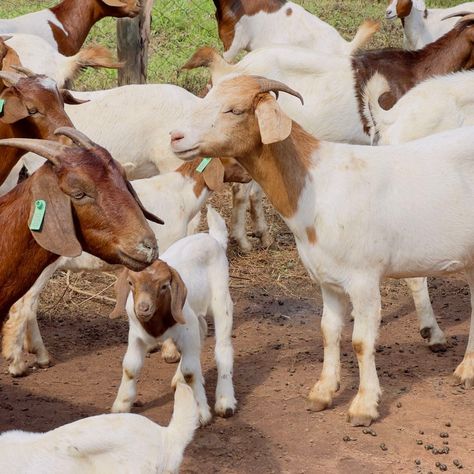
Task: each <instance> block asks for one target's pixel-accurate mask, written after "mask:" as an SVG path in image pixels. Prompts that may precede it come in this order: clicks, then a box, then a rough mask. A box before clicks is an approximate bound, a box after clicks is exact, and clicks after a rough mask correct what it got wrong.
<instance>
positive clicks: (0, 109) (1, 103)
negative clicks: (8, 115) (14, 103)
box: [0, 99, 5, 114]
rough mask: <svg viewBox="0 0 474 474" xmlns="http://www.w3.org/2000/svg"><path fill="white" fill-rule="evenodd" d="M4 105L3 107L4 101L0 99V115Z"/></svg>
mask: <svg viewBox="0 0 474 474" xmlns="http://www.w3.org/2000/svg"><path fill="white" fill-rule="evenodd" d="M4 105H5V99H0V114H1V113H2V112H3V106H4Z"/></svg>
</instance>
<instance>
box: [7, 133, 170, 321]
mask: <svg viewBox="0 0 474 474" xmlns="http://www.w3.org/2000/svg"><path fill="white" fill-rule="evenodd" d="M56 134H59V135H64V136H66V137H68V138H70V139H71V140H72V141H73V142H74V143H76V144H77V145H78V146H65V145H61V144H59V143H57V142H53V141H50V140H37V139H26V138H9V139H4V140H0V146H10V147H17V148H23V149H25V150H28V151H32V152H34V153H38V154H40V155H41V156H43V157H44V158H46V159H47V160H48V163H46V164H45V165H43V166H42V167H41V168H40V169H39V170H38V171H37V172H36V173H34V175H33V176H30V177H29V178H28V179H26V180H25V181H23V182H22V183H20V184H19V185H18V186H16V187H15V188H14V189H13V190H12V191H10V192H9V193H8V194H6V195H5V196H2V197H0V227H1V228H2V229H4V233H3V238H2V239H1V241H0V259H1V262H2V265H1V266H0V287H1V288H2V291H1V292H0V325H3V321H4V319H5V317H6V316H7V314H8V310H9V309H10V306H11V305H12V304H13V303H14V302H15V301H17V300H18V299H19V298H21V297H22V296H23V295H24V294H25V292H26V291H28V289H29V288H30V287H31V286H32V285H33V283H34V282H35V281H36V279H37V278H38V276H39V275H40V274H41V272H42V271H43V270H44V268H46V267H47V266H48V265H49V264H51V263H52V262H54V261H55V260H57V259H58V258H59V256H60V255H62V256H68V257H74V256H78V255H80V254H81V252H82V250H85V251H87V252H89V253H92V254H93V255H96V256H98V257H100V258H102V259H104V260H106V261H107V262H109V263H120V264H123V265H125V266H127V267H129V268H132V269H135V270H140V269H143V268H145V267H146V266H147V265H149V264H150V263H151V262H152V261H153V260H154V259H155V258H156V257H157V254H158V248H157V244H156V239H155V236H154V234H153V232H152V230H151V229H150V227H149V225H148V223H147V221H146V219H145V217H147V218H149V219H152V220H154V221H155V222H158V223H159V222H162V221H161V220H160V219H158V218H156V217H155V216H153V215H152V214H150V213H148V212H147V211H146V210H145V209H144V208H143V206H142V205H141V203H140V202H139V200H138V198H137V197H136V195H135V196H134V195H132V194H131V193H132V192H133V188H131V186H130V185H129V184H128V183H127V181H126V180H125V179H124V175H123V171H122V170H121V168H120V167H119V165H118V164H117V163H116V162H115V161H114V160H113V159H112V157H111V156H110V154H109V153H108V152H107V151H106V150H105V149H104V148H102V147H100V146H98V145H96V144H95V143H93V142H92V141H91V140H89V139H88V138H87V137H86V136H85V135H84V134H82V133H80V132H78V131H77V130H75V129H73V128H68V127H63V128H59V129H58V130H56ZM38 209H39V210H38ZM41 211H42V212H41ZM30 227H31V230H30Z"/></svg>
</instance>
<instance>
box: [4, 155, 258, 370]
mask: <svg viewBox="0 0 474 474" xmlns="http://www.w3.org/2000/svg"><path fill="white" fill-rule="evenodd" d="M200 161H201V160H196V161H195V162H192V163H185V164H183V163H182V161H180V160H178V162H179V163H180V164H181V166H180V167H179V168H178V170H177V171H174V172H171V173H166V174H163V175H158V176H154V177H153V178H148V179H141V180H137V181H134V182H133V183H132V184H133V187H134V189H135V191H136V192H137V194H138V196H139V197H140V200H141V201H142V203H144V204H145V205H146V206H147V209H149V210H153V212H157V213H159V214H160V216H162V218H163V220H164V221H165V225H157V224H154V223H152V222H150V226H151V228H152V229H153V232H154V233H155V236H156V239H157V241H158V245H159V249H160V252H163V251H164V250H166V249H167V248H168V247H169V246H170V245H171V244H173V243H174V242H176V241H177V240H179V239H181V238H182V237H185V236H186V235H187V227H188V224H189V222H191V221H192V220H193V218H194V217H195V216H196V214H198V213H199V211H200V209H201V207H202V206H203V204H204V203H205V202H206V200H207V198H208V196H209V195H210V193H211V192H212V191H213V190H215V189H217V188H219V187H220V186H222V184H223V183H224V182H246V181H248V180H249V179H250V178H249V177H248V175H247V173H246V172H245V171H244V170H243V169H242V167H241V166H239V165H236V164H234V163H233V161H232V160H229V159H226V160H224V161H223V163H224V166H222V165H221V163H220V162H219V160H212V161H211V163H210V164H209V165H208V166H207V167H206V168H205V169H204V171H203V172H202V173H199V172H197V171H196V167H197V166H198V164H199V163H200ZM111 268H120V267H118V266H115V267H111V266H110V265H107V264H106V263H105V262H104V261H102V260H100V259H98V258H95V257H93V256H92V255H90V254H88V253H85V252H84V253H83V254H82V255H81V256H80V257H77V258H67V257H62V258H60V259H59V260H57V262H55V263H53V264H52V265H50V266H49V267H47V268H46V269H45V270H44V271H43V273H42V274H41V276H40V277H39V278H38V280H37V281H36V282H35V284H34V285H33V286H32V288H31V289H30V290H29V291H28V293H26V294H25V295H24V296H23V297H22V298H21V299H20V300H19V301H17V302H16V303H15V304H14V305H13V306H12V308H11V309H10V317H9V319H8V320H7V321H6V322H5V324H4V327H3V341H2V342H3V347H2V353H3V356H4V357H5V358H6V359H7V360H9V361H11V362H10V366H9V369H8V370H9V372H10V374H12V375H14V376H20V375H24V374H25V373H26V371H27V368H28V367H27V365H26V364H25V362H24V360H23V357H22V355H23V354H22V348H23V343H24V342H25V348H26V349H27V350H29V351H30V352H32V353H34V354H35V355H36V362H37V364H38V365H40V366H41V367H47V366H48V365H49V364H50V360H51V359H50V355H49V353H48V351H47V350H46V347H45V346H44V342H43V339H42V337H41V333H40V331H39V327H38V322H37V319H36V315H37V310H38V303H39V296H40V294H41V291H42V290H43V288H44V287H45V285H46V284H47V283H48V281H49V279H50V278H51V276H52V275H53V274H54V272H55V271H56V270H58V269H62V270H70V271H73V272H80V271H106V270H110V269H111ZM118 314H120V312H119V311H114V313H113V316H112V315H111V316H112V317H116V316H117V315H118ZM25 333H26V334H25ZM162 354H163V357H164V358H165V360H167V361H176V360H177V359H178V358H179V354H176V351H175V349H174V346H172V345H169V344H166V345H164V346H163V348H162Z"/></svg>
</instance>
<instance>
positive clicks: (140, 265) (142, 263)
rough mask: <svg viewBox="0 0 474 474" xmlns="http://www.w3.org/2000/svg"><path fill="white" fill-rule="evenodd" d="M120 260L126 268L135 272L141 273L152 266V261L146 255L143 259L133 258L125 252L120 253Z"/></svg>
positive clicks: (120, 251)
mask: <svg viewBox="0 0 474 474" xmlns="http://www.w3.org/2000/svg"><path fill="white" fill-rule="evenodd" d="M118 255H119V259H120V261H121V263H122V265H124V266H125V267H127V268H128V269H129V270H132V271H134V272H141V271H142V270H144V269H145V268H146V267H148V266H149V265H150V263H151V262H150V260H149V258H147V257H146V256H145V255H144V256H143V257H141V258H136V257H132V256H131V255H130V254H128V253H125V252H124V251H123V250H119V251H118Z"/></svg>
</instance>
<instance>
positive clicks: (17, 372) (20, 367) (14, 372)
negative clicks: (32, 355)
mask: <svg viewBox="0 0 474 474" xmlns="http://www.w3.org/2000/svg"><path fill="white" fill-rule="evenodd" d="M27 372H28V366H27V365H26V364H25V363H24V362H20V363H17V364H10V366H9V367H8V373H9V374H10V375H11V376H12V377H24V376H25V375H26V373H27Z"/></svg>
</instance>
